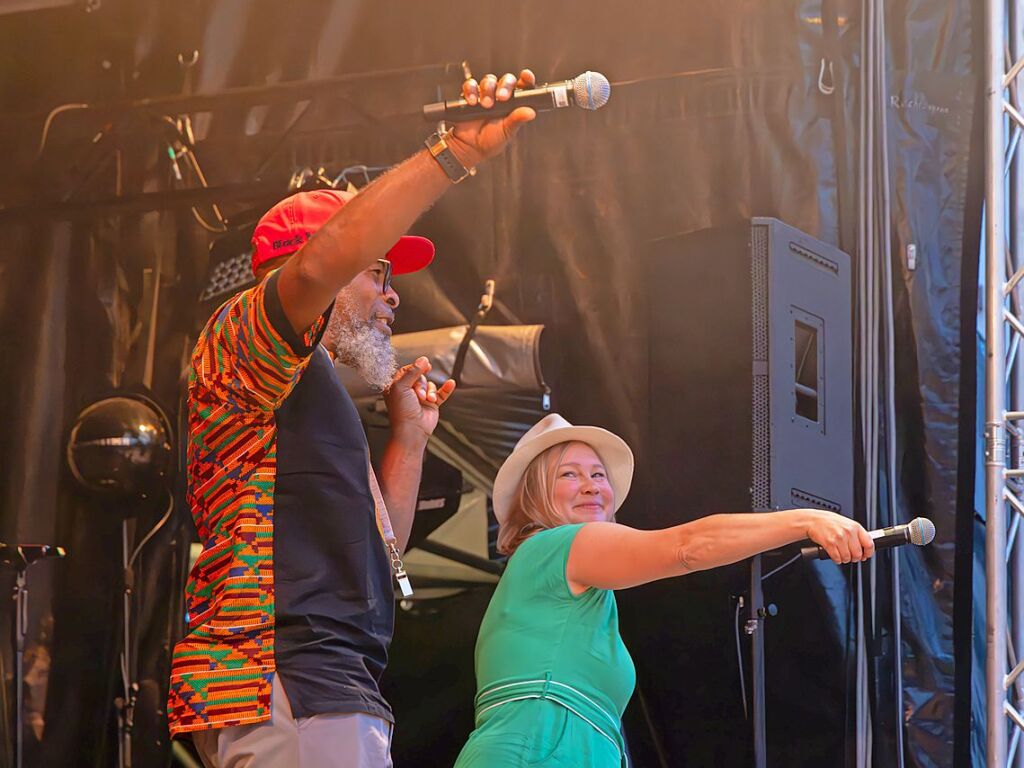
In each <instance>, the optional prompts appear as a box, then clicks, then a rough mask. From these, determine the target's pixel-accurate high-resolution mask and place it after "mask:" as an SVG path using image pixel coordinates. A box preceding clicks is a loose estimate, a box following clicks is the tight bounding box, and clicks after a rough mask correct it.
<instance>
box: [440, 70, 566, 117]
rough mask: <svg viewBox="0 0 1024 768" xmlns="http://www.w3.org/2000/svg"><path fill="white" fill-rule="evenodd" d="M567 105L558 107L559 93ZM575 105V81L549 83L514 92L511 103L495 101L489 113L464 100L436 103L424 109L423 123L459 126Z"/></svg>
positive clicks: (478, 105) (478, 104)
mask: <svg viewBox="0 0 1024 768" xmlns="http://www.w3.org/2000/svg"><path fill="white" fill-rule="evenodd" d="M561 88H564V89H565V90H564V91H563V92H561V94H562V95H564V97H565V99H566V101H565V103H563V104H558V103H557V102H556V98H558V96H559V89H561ZM573 103H575V102H574V101H573V90H572V80H566V81H565V82H564V83H548V84H547V85H540V86H537V87H536V88H522V89H520V90H515V91H512V98H511V99H509V100H508V101H495V102H494V106H493V107H491V108H490V109H484V108H483V107H481V106H480V102H479V101H477V103H476V104H470V103H469V102H468V101H466V100H465V99H450V100H449V101H436V102H434V103H433V104H424V105H423V119H424V120H426V121H427V122H431V123H436V122H437V121H438V120H447V121H448V122H451V123H459V122H462V121H464V120H480V119H481V118H490V117H504V116H505V115H507V114H509V113H510V112H511V111H512V110H514V109H516V108H517V107H533V108H534V109H535V110H536V111H538V112H545V111H547V110H549V109H557V108H559V107H567V106H569V105H570V104H573Z"/></svg>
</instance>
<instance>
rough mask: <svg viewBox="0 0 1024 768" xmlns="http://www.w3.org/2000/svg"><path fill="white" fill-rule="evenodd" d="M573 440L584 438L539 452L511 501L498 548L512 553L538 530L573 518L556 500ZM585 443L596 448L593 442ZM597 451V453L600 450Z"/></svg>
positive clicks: (501, 528)
mask: <svg viewBox="0 0 1024 768" xmlns="http://www.w3.org/2000/svg"><path fill="white" fill-rule="evenodd" d="M572 442H580V441H570V442H565V443H557V444H555V445H553V446H551V447H550V448H548V449H546V450H545V451H543V452H542V453H539V454H538V455H537V456H536V457H534V459H533V461H531V462H530V463H529V464H528V465H527V467H526V469H525V471H524V472H523V477H522V479H521V480H520V481H519V485H518V487H517V488H516V493H515V496H513V497H512V503H511V504H510V505H509V511H508V517H507V518H505V522H504V523H502V525H501V527H500V528H499V529H498V551H499V552H501V553H502V554H504V555H511V554H512V553H514V552H515V551H516V550H517V549H518V548H519V545H520V544H522V543H523V542H524V541H526V540H527V539H528V538H529V537H530V536H532V535H533V534H535V533H536V532H537V531H544V530H547V529H549V528H557V527H558V526H560V525H567V524H568V523H571V522H573V521H572V520H570V519H569V518H568V517H566V516H565V515H564V514H563V513H562V512H560V511H559V510H558V508H557V507H556V506H555V502H554V490H555V478H556V477H557V474H558V467H559V465H561V463H562V458H563V457H564V456H565V452H566V451H567V450H569V446H570V445H571V443H572ZM584 445H587V446H589V447H590V448H591V449H592V450H593V449H594V447H593V446H592V445H590V444H589V443H584ZM594 452H595V453H597V451H596V450H594ZM598 458H599V459H600V458H601V457H600V455H598ZM601 463H602V464H603V463H604V460H603V459H601Z"/></svg>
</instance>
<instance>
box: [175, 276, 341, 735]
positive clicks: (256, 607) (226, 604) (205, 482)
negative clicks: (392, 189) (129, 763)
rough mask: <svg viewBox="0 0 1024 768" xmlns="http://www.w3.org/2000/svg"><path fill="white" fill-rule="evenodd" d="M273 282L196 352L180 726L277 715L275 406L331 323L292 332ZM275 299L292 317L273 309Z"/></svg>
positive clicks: (215, 322)
mask: <svg viewBox="0 0 1024 768" xmlns="http://www.w3.org/2000/svg"><path fill="white" fill-rule="evenodd" d="M273 277H274V279H275V280H276V273H275V275H274V276H273ZM269 284H270V280H265V281H263V282H262V283H261V284H259V285H257V286H255V287H254V288H252V289H250V290H248V291H244V292H243V293H241V294H239V295H238V296H236V297H234V298H233V299H231V300H229V301H228V302H226V303H225V304H224V305H222V306H221V307H220V309H218V310H217V312H216V313H215V314H214V316H213V317H212V318H211V319H210V321H209V323H208V324H207V326H206V328H205V329H204V330H203V333H202V334H201V336H200V338H199V341H198V343H197V344H196V347H195V351H194V352H193V355H192V365H191V369H190V371H189V381H188V419H189V444H188V496H187V499H188V503H189V506H190V508H191V510H192V516H193V518H194V520H195V523H196V528H197V531H198V534H199V540H200V542H202V544H203V551H202V553H201V554H200V555H199V558H198V560H197V561H196V563H195V566H194V567H193V569H192V573H191V574H190V576H189V580H188V583H187V585H186V589H185V605H186V610H187V618H188V630H187V634H186V636H185V637H184V638H183V639H182V640H181V641H180V642H179V643H178V644H177V645H176V646H175V649H174V654H173V657H172V666H171V687H170V696H169V704H168V716H169V720H170V728H171V733H172V735H175V734H178V733H184V732H186V731H193V730H199V729H204V728H210V727H216V726H225V725H240V724H244V723H252V722H259V721H261V720H265V719H267V718H268V717H269V716H270V689H271V675H272V673H273V671H274V578H273V567H272V555H273V503H274V480H275V470H276V458H277V457H276V442H277V441H276V437H277V434H276V429H275V423H274V411H275V410H276V409H277V408H278V407H279V406H280V404H281V403H282V402H283V401H284V399H285V398H286V397H287V396H288V394H289V393H290V392H291V391H292V388H293V387H294V386H295V384H296V382H297V381H298V380H299V377H300V375H301V374H302V372H303V370H304V369H305V368H306V366H307V365H308V363H309V360H310V357H309V355H310V353H311V352H312V350H313V349H314V348H315V345H316V344H317V343H318V342H319V337H320V335H321V334H322V333H323V326H324V324H325V323H324V319H323V318H321V319H320V320H318V321H317V323H316V324H314V326H313V327H312V328H310V329H309V331H308V332H307V333H306V334H305V336H304V337H303V338H301V339H296V338H292V339H288V338H285V335H284V334H282V332H281V329H288V328H289V324H288V321H287V319H286V318H285V317H284V314H283V311H282V310H281V309H280V304H279V303H277V302H267V301H266V300H265V298H266V291H267V287H268V285H269ZM275 289H276V285H275ZM271 304H272V305H273V306H272V307H270V306H268V305H271ZM268 308H269V309H271V310H274V309H276V311H277V312H278V313H279V314H280V316H279V317H275V318H273V319H272V318H271V316H270V314H269V313H268ZM275 321H276V322H275ZM292 336H294V334H292ZM293 344H294V348H293Z"/></svg>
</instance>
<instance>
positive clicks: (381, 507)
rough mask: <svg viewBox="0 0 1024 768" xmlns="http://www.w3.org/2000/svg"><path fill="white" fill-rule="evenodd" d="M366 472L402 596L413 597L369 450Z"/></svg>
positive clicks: (380, 530)
mask: <svg viewBox="0 0 1024 768" xmlns="http://www.w3.org/2000/svg"><path fill="white" fill-rule="evenodd" d="M366 474H367V477H368V478H369V480H370V492H371V493H372V494H373V507H374V512H375V513H376V515H375V516H376V518H377V531H378V532H379V533H380V537H381V539H383V541H384V546H386V547H387V548H388V554H389V555H390V557H391V570H392V571H393V572H394V574H395V581H397V582H398V587H399V589H401V590H402V597H412V584H411V583H410V581H409V574H407V573H406V572H405V565H404V564H403V563H402V553H401V552H399V551H398V539H397V538H396V537H395V530H394V529H393V528H392V527H391V518H390V517H389V516H388V506H387V504H385V503H384V494H383V493H381V491H380V484H379V483H378V482H377V475H376V473H374V471H373V465H372V464H370V452H369V450H367V452H366Z"/></svg>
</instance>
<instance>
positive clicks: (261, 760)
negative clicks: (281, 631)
mask: <svg viewBox="0 0 1024 768" xmlns="http://www.w3.org/2000/svg"><path fill="white" fill-rule="evenodd" d="M192 741H193V742H194V743H195V745H196V749H197V750H198V752H199V756H200V757H201V758H202V760H203V764H204V765H205V766H206V768H392V766H391V723H389V722H387V721H385V720H382V719H380V718H379V717H375V716H373V715H369V714H366V713H364V712H356V713H353V714H345V715H314V716H313V717H303V718H300V719H298V720H296V719H295V718H293V717H292V708H291V705H290V704H289V703H288V697H287V696H286V695H285V692H284V687H283V686H282V685H281V682H280V681H279V680H278V678H277V675H274V686H273V690H272V692H271V707H270V720H269V721H268V722H263V723H257V724H255V725H236V726H233V727H231V728H217V729H212V730H208V731H196V732H195V733H193V734H192Z"/></svg>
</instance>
